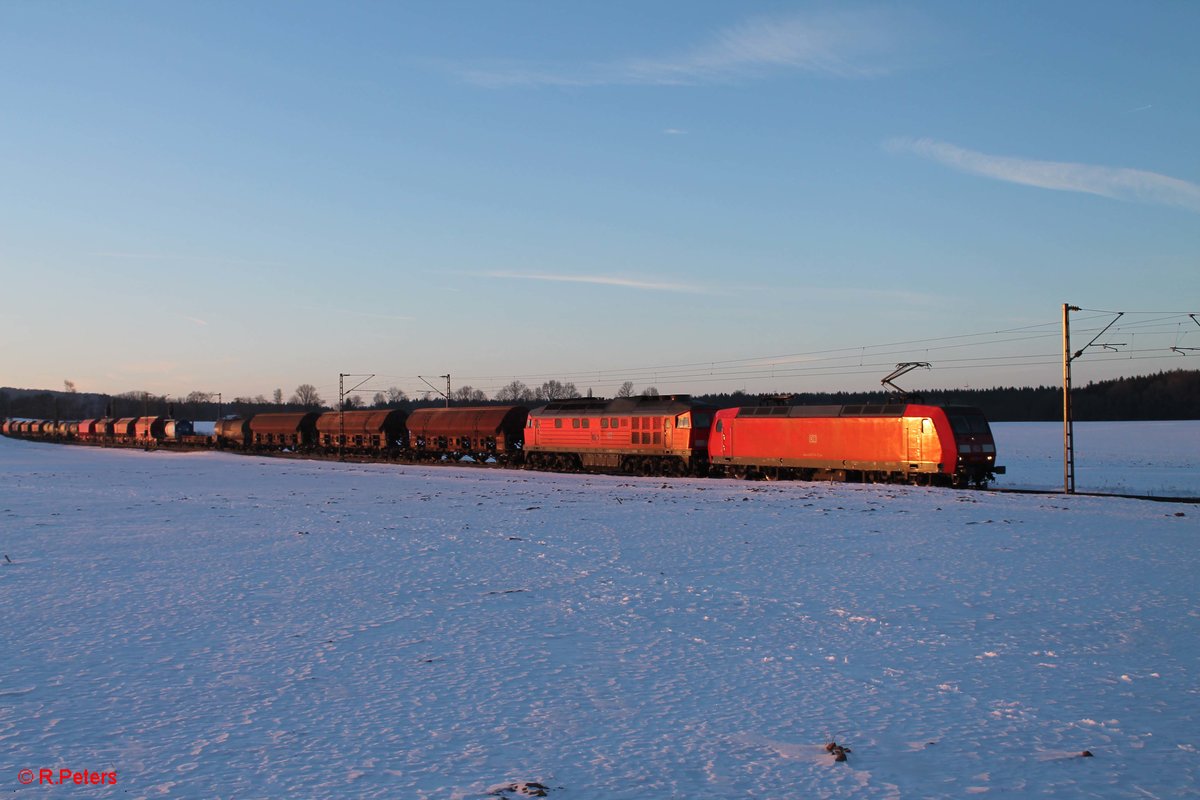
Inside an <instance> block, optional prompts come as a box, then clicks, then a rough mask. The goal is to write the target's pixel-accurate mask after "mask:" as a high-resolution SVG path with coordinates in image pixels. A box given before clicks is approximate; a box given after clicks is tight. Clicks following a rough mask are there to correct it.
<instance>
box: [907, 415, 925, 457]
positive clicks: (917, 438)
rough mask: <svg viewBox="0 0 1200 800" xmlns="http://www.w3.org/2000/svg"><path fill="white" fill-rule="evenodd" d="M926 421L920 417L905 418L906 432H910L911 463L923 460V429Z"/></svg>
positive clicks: (909, 452)
mask: <svg viewBox="0 0 1200 800" xmlns="http://www.w3.org/2000/svg"><path fill="white" fill-rule="evenodd" d="M924 422H925V421H924V420H920V419H905V420H904V429H905V433H907V434H908V461H909V463H910V464H919V463H920V462H921V429H922V427H923V424H924Z"/></svg>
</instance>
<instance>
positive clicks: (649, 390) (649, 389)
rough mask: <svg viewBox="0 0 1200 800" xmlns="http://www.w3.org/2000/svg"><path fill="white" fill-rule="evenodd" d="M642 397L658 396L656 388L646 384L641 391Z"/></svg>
mask: <svg viewBox="0 0 1200 800" xmlns="http://www.w3.org/2000/svg"><path fill="white" fill-rule="evenodd" d="M642 397H658V389H655V388H654V387H653V386H647V387H646V388H645V390H644V391H643V392H642Z"/></svg>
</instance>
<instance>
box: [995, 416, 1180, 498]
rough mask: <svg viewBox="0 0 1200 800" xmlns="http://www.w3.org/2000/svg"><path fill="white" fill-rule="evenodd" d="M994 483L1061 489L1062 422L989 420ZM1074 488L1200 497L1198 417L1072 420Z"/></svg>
mask: <svg viewBox="0 0 1200 800" xmlns="http://www.w3.org/2000/svg"><path fill="white" fill-rule="evenodd" d="M991 425H992V434H993V436H994V437H995V439H996V451H997V453H998V456H997V458H998V463H1000V464H1003V465H1005V466H1007V467H1008V474H1006V475H1001V476H999V477H998V480H997V481H996V485H997V486H1001V487H1006V488H1013V489H1050V490H1057V491H1061V490H1062V487H1063V426H1062V423H1061V422H993V423H992V424H991ZM1074 432H1075V489H1076V491H1080V492H1082V491H1097V492H1108V493H1113V494H1151V495H1155V496H1159V497H1200V421H1197V420H1187V421H1162V422H1159V421H1150V422H1076V423H1075V425H1074Z"/></svg>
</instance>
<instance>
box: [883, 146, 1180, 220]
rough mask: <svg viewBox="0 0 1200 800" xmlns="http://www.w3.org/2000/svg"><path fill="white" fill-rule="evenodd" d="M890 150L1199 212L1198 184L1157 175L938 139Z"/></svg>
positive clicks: (1012, 179) (975, 171)
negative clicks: (990, 151)
mask: <svg viewBox="0 0 1200 800" xmlns="http://www.w3.org/2000/svg"><path fill="white" fill-rule="evenodd" d="M886 146H887V147H888V149H890V150H893V151H899V152H909V153H914V154H916V155H919V156H922V157H924V158H928V159H931V160H933V161H937V162H938V163H940V164H944V165H946V166H948V167H950V168H952V169H956V170H959V171H960V172H966V173H969V174H972V175H982V176H984V177H987V178H994V179H995V180H999V181H1007V182H1009V183H1019V184H1023V185H1025V186H1037V187H1039V188H1042V189H1055V190H1057V191H1062V192H1084V193H1086V194H1095V195H1100V196H1101V197H1109V198H1112V199H1114V200H1129V201H1136V202H1142V203H1156V204H1159V205H1167V206H1175V207H1177V208H1185V209H1187V210H1189V211H1197V212H1200V185H1197V184H1194V183H1189V182H1188V181H1184V180H1180V179H1178V178H1172V177H1169V176H1167V175H1160V174H1159V173H1157V172H1147V171H1145V170H1140V169H1127V168H1123V167H1104V166H1095V165H1092V164H1076V163H1072V162H1069V161H1036V160H1033V159H1027V158H1016V157H1013V156H996V155H989V154H987V153H979V152H976V151H974V150H967V149H965V148H962V147H958V146H957V145H953V144H948V143H946V142H939V141H936V140H934V139H892V140H891V141H889V142H887V143H886Z"/></svg>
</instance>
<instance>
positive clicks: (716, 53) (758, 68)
mask: <svg viewBox="0 0 1200 800" xmlns="http://www.w3.org/2000/svg"><path fill="white" fill-rule="evenodd" d="M895 29H896V21H895V19H894V14H890V13H886V12H881V11H840V12H836V13H828V14H805V15H792V16H786V17H758V18H753V19H749V20H746V21H744V22H742V23H740V24H738V25H734V26H732V27H729V28H726V29H724V30H721V31H718V32H717V33H716V35H715V36H713V37H712V38H711V39H710V40H709V41H707V42H705V43H704V44H701V45H698V46H696V47H694V48H692V49H690V50H687V51H685V52H682V53H678V54H674V55H668V56H659V57H639V58H625V59H618V60H614V61H608V62H602V63H596V64H588V65H573V66H561V65H560V66H549V67H548V66H533V65H529V64H522V63H511V62H510V63H507V64H502V65H493V66H476V67H471V68H467V69H459V70H458V71H459V73H460V75H461V76H462V78H463V79H464V80H466V81H468V82H470V83H475V84H478V85H480V86H489V87H502V86H605V85H613V84H622V85H656V86H671V85H690V84H700V83H727V82H731V81H736V80H745V79H748V78H755V77H760V76H763V75H766V74H768V73H770V72H772V71H777V70H803V71H807V72H816V73H823V74H827V75H833V76H837V77H843V78H864V77H873V76H877V75H881V74H885V73H887V72H889V71H890V65H889V63H888V58H889V56H890V51H891V50H893V49H894V44H895V41H896V36H895V34H894V31H895Z"/></svg>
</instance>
